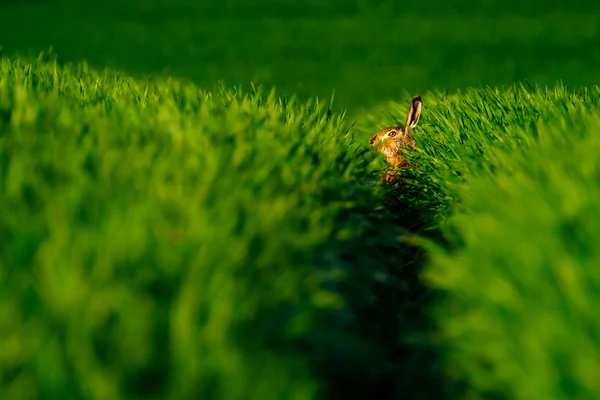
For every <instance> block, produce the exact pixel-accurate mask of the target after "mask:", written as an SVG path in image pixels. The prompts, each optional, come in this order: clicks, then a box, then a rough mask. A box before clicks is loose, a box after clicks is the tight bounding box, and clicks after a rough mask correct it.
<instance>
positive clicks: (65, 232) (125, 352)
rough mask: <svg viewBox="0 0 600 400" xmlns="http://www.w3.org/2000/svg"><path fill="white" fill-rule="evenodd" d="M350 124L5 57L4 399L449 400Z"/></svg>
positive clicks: (336, 117)
mask: <svg viewBox="0 0 600 400" xmlns="http://www.w3.org/2000/svg"><path fill="white" fill-rule="evenodd" d="M349 126H350V124H349V123H347V122H346V121H345V119H344V116H343V115H340V114H334V113H331V111H330V110H329V109H328V108H327V107H326V104H320V105H319V104H316V103H315V102H314V101H313V102H309V103H298V102H294V101H288V102H286V101H283V100H282V99H281V98H278V97H276V96H275V95H274V94H273V93H270V94H263V93H261V92H258V91H255V92H252V93H248V94H244V93H243V92H240V91H238V90H226V89H224V88H221V90H220V91H218V92H212V93H209V92H204V91H202V90H200V89H199V88H198V87H197V86H195V85H193V84H191V83H189V82H185V81H181V80H174V79H156V81H153V82H148V81H136V80H134V79H131V78H129V77H126V76H122V75H121V74H119V73H115V72H113V71H110V70H106V71H103V72H98V71H96V70H94V69H91V68H89V67H88V66H87V65H86V64H81V63H79V64H76V65H67V66H60V65H59V64H58V63H56V62H55V61H54V60H53V59H52V57H51V56H49V55H48V54H41V55H40V57H39V58H38V59H37V60H34V61H31V60H13V59H7V58H6V57H4V58H3V59H2V60H0V210H1V213H0V244H1V246H0V285H1V287H2V288H3V289H2V291H1V292H0V318H2V319H1V321H0V322H1V323H0V342H1V343H2V344H3V345H2V351H1V352H0V398H2V399H7V400H8V399H19V400H24V399H38V398H91V399H107V398H110V399H119V398H124V399H128V398H174V399H181V398H197V397H206V398H219V399H239V398H245V399H254V398H256V399H270V398H272V399H279V398H293V399H312V398H315V397H317V396H318V397H321V398H331V399H337V398H340V399H341V398H347V397H348V396H350V395H357V396H367V395H372V394H374V393H375V394H377V393H379V395H380V396H389V395H390V394H393V393H403V392H406V391H411V392H415V393H416V396H417V397H415V398H418V397H419V396H422V398H427V397H428V396H430V395H436V396H437V395H441V394H442V393H443V391H444V390H446V389H447V388H445V387H444V386H443V385H438V386H436V387H431V388H427V389H426V390H423V389H421V387H422V385H423V382H424V381H429V380H432V379H436V376H437V374H438V372H439V369H438V368H437V367H438V364H437V362H436V356H437V355H436V353H435V350H434V349H433V348H432V347H431V346H429V345H428V344H427V343H426V342H424V341H420V342H419V341H418V340H415V338H416V339H419V338H420V335H419V333H418V332H419V331H420V330H421V329H424V328H425V326H427V323H428V321H427V320H426V318H425V317H424V316H423V314H422V313H421V312H420V311H419V309H420V307H421V305H422V304H423V302H424V301H425V300H426V299H425V298H424V296H423V293H421V292H420V290H419V285H418V282H417V280H416V268H415V267H414V264H415V262H414V255H415V254H417V253H418V251H416V250H415V249H414V248H409V247H405V248H399V246H398V245H399V243H400V237H401V235H402V230H401V229H399V226H398V224H397V223H396V222H397V221H396V220H395V217H394V215H393V214H391V213H389V212H388V211H386V210H385V209H384V208H382V206H381V205H380V199H381V196H382V195H383V190H382V189H381V188H380V187H379V186H376V185H373V184H371V183H370V182H371V180H372V176H371V175H372V167H374V166H376V165H380V163H381V160H379V159H377V158H376V157H375V156H374V154H372V153H371V152H368V153H365V151H364V147H363V146H361V145H357V144H356V143H354V139H353V134H352V131H351V130H349ZM411 337H413V338H412V339H411Z"/></svg>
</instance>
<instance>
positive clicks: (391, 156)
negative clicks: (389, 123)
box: [369, 95, 423, 167]
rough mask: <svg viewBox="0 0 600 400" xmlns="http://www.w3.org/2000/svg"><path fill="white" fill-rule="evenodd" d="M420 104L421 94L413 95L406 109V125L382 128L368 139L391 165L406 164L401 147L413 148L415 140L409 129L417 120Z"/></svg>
mask: <svg viewBox="0 0 600 400" xmlns="http://www.w3.org/2000/svg"><path fill="white" fill-rule="evenodd" d="M422 106H423V102H422V101H421V96H418V95H417V96H414V97H413V98H412V100H411V102H410V107H409V109H408V117H407V118H406V125H405V126H395V127H391V128H384V129H382V130H380V131H379V132H377V133H376V134H375V136H373V137H372V138H371V140H370V141H369V143H370V144H371V146H374V147H376V148H377V151H379V152H380V153H382V154H383V155H384V156H385V158H386V160H387V162H388V163H389V164H390V165H392V166H393V167H402V166H407V164H406V161H404V158H403V157H402V151H401V148H414V146H415V141H414V139H413V137H412V135H411V132H410V131H411V129H412V128H414V127H415V126H417V123H418V122H419V117H421V108H422Z"/></svg>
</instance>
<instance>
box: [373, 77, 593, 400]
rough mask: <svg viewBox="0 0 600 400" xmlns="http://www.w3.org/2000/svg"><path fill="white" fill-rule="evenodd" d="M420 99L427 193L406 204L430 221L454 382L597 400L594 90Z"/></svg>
mask: <svg viewBox="0 0 600 400" xmlns="http://www.w3.org/2000/svg"><path fill="white" fill-rule="evenodd" d="M424 99H425V104H426V106H427V105H428V108H427V113H426V114H424V116H423V118H422V121H421V122H420V124H421V129H420V131H419V133H420V134H419V135H418V138H417V141H418V143H419V145H420V149H419V150H418V151H417V152H416V153H414V154H413V157H414V159H415V162H417V163H419V164H420V165H421V169H420V170H419V171H418V172H416V173H413V174H411V179H412V180H413V182H414V183H415V185H417V186H418V189H417V190H421V191H422V192H421V193H419V195H418V196H415V194H414V193H412V192H403V193H400V196H402V197H403V198H406V201H407V202H410V203H411V204H412V206H413V208H412V209H413V211H414V210H417V212H418V214H419V215H420V217H421V218H422V219H425V220H427V221H428V224H427V225H428V228H429V229H428V230H427V231H424V232H422V238H421V239H418V240H419V241H420V242H421V243H422V245H423V246H425V247H426V248H428V249H429V250H430V259H429V261H428V263H427V265H426V268H425V275H424V278H425V279H426V282H427V284H428V286H429V287H430V288H431V289H432V290H434V291H435V292H436V293H437V296H436V301H435V302H434V304H433V306H432V307H431V308H430V311H429V312H430V313H431V315H432V316H433V318H434V320H435V321H436V322H435V328H434V329H433V330H432V331H431V332H432V336H431V340H433V341H434V342H436V343H438V344H440V345H442V346H443V348H445V352H444V356H443V359H444V365H445V371H446V376H447V377H448V378H449V379H451V380H453V381H459V382H465V386H466V387H467V392H468V396H469V398H494V399H497V398H507V399H531V398H553V399H571V398H577V399H594V398H597V397H598V394H599V393H600V386H599V385H598V379H597V377H598V374H599V373H600V357H599V356H600V340H599V338H600V332H599V330H600V324H598V322H597V318H596V316H595V315H596V314H595V311H594V310H596V309H597V307H598V304H600V297H599V296H598V293H600V291H599V289H600V275H599V274H598V273H597V272H596V266H597V265H598V263H599V262H600V258H599V257H600V254H599V253H598V249H599V248H600V241H599V239H597V231H598V227H599V226H600V220H599V216H600V191H599V188H600V159H599V158H598V156H597V154H598V152H599V151H600V141H599V140H598V132H600V89H599V88H598V87H597V86H595V87H592V88H589V89H585V90H581V91H575V92H574V91H571V90H568V89H567V88H565V87H564V86H561V85H558V86H556V87H554V88H547V89H546V88H536V89H533V88H531V89H528V88H524V87H512V88H506V89H502V90H500V89H477V90H475V89H471V90H468V91H465V92H463V93H460V94H457V95H455V96H448V97H442V98H440V97H436V96H435V95H434V96H431V97H426V96H424ZM405 107H406V105H405V104H397V105H395V106H394V107H393V108H392V109H391V110H390V109H388V108H385V107H384V108H383V109H381V110H379V111H378V112H374V113H373V114H372V115H371V116H370V119H369V118H367V119H366V121H370V122H365V126H366V127H370V126H373V124H374V123H375V122H376V121H385V122H387V124H391V123H393V122H394V121H393V119H392V118H390V117H386V114H387V113H388V112H390V111H392V112H393V114H394V115H399V114H400V112H401V111H402V110H403V109H404V108H405ZM386 119H387V121H386ZM380 124H381V122H380ZM384 124H385V123H384ZM425 190H428V191H427V192H425ZM440 205H442V206H440ZM432 232H433V234H432ZM424 234H426V236H429V237H430V239H427V238H425V239H427V240H424V239H423V237H425V235H424ZM432 239H433V240H432ZM465 396H467V395H466V394H465Z"/></svg>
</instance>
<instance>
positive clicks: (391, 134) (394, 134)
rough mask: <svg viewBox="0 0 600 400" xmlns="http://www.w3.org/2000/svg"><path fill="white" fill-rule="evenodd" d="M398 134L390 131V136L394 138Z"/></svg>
mask: <svg viewBox="0 0 600 400" xmlns="http://www.w3.org/2000/svg"><path fill="white" fill-rule="evenodd" d="M396 133H397V132H396V131H389V132H388V136H390V137H394V136H396Z"/></svg>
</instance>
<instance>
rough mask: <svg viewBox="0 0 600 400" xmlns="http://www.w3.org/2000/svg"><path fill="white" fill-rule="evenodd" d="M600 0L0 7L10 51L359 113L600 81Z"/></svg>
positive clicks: (177, 1) (154, 1) (1, 35)
mask: <svg viewBox="0 0 600 400" xmlns="http://www.w3.org/2000/svg"><path fill="white" fill-rule="evenodd" d="M598 8H599V6H598V2H597V1H594V0H589V1H586V0H584V1H577V2H563V1H561V2H559V1H527V2H525V1H521V0H504V1H492V0H488V1H483V0H482V1H475V0H453V1H447V0H420V1H383V0H376V1H366V0H361V1H352V0H329V1H322V0H307V1H299V0H274V1H265V0H223V1H206V0H200V1H197V0H196V1H193V0H146V1H142V0H121V1H114V0H112V1H73V0H65V1H52V0H47V1H43V0H40V1H14V0H13V1H9V2H8V3H7V2H2V4H1V5H0V45H2V46H3V47H4V52H5V54H7V55H14V54H29V53H31V54H33V55H37V53H38V52H39V51H42V50H47V49H48V47H49V46H53V47H54V50H55V52H56V53H57V54H58V55H59V57H60V59H61V60H63V61H81V60H83V59H86V60H88V61H89V62H90V63H91V64H92V65H95V66H99V67H104V66H110V67H114V68H116V69H118V70H121V71H124V72H127V73H129V74H134V75H139V76H140V77H146V76H147V75H148V74H158V73H166V74H171V75H174V76H178V77H188V78H192V79H193V80H194V81H195V82H197V83H198V84H200V85H201V86H203V87H206V88H212V87H214V85H215V83H216V82H217V81H219V80H221V81H223V82H224V83H225V84H227V85H244V86H246V85H248V84H249V83H250V82H251V81H252V82H255V83H257V84H263V85H265V86H266V87H271V86H275V87H277V89H278V93H279V94H285V95H292V94H297V95H299V96H300V97H301V98H302V99H305V98H308V97H312V96H320V97H325V98H329V97H330V96H331V94H332V92H333V91H334V90H335V93H336V103H335V104H336V106H337V107H338V109H341V108H348V109H350V110H359V109H361V108H368V107H371V106H373V105H376V104H378V103H380V102H383V101H388V100H398V97H399V96H400V94H403V93H405V92H410V93H414V92H421V93H422V92H425V91H427V90H433V89H439V90H450V91H452V90H454V89H457V88H461V87H466V86H482V85H483V86H488V85H490V86H497V85H508V84H512V83H513V82H515V81H525V80H528V81H529V82H538V83H540V84H542V85H546V84H549V85H553V84H554V83H555V81H556V80H563V81H564V82H565V83H566V84H568V85H570V86H579V85H590V84H594V83H597V82H598V81H599V80H600V79H599V77H600V14H599V13H598V12H597V11H598Z"/></svg>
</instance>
